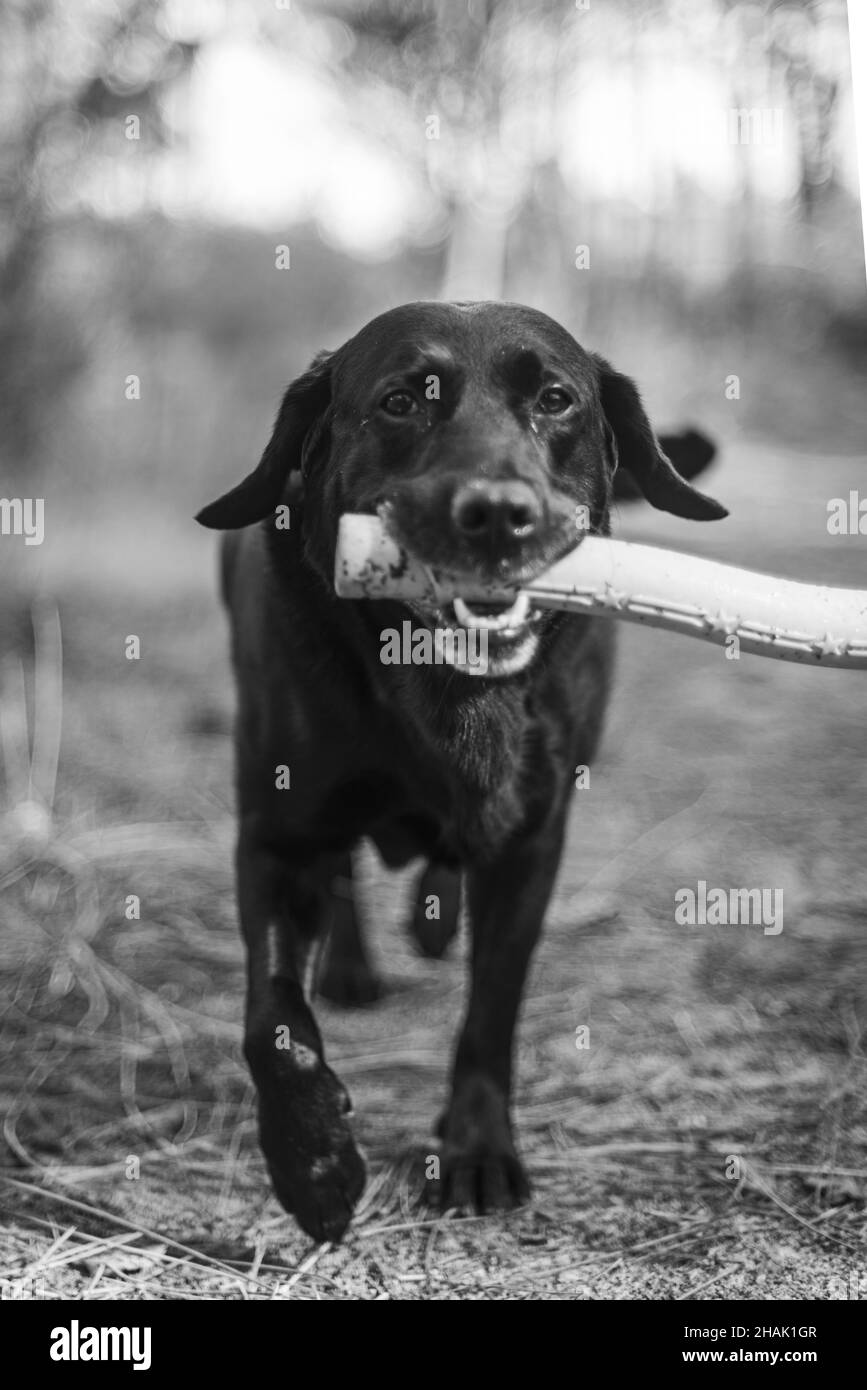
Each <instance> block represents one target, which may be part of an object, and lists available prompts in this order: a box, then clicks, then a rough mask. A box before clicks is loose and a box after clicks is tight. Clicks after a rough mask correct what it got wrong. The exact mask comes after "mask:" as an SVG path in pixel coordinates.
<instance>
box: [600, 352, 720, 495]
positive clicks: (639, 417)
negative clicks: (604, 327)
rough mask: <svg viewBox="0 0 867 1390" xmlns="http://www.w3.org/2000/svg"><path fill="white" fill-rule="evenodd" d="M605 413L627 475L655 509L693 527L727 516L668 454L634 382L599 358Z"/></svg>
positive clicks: (601, 392)
mask: <svg viewBox="0 0 867 1390" xmlns="http://www.w3.org/2000/svg"><path fill="white" fill-rule="evenodd" d="M594 360H595V362H596V368H597V372H598V379H599V395H600V399H601V401H602V409H603V411H604V413H605V418H606V420H607V421H608V424H609V427H610V429H611V433H612V434H613V436H614V440H615V443H616V446H617V456H618V459H619V462H620V465H621V467H623V468H626V469H628V471H629V472H630V473H631V474H632V477H633V478H634V479H635V481H636V483H637V484H638V486H639V488H640V489H641V491H642V492H643V493H644V496H645V497H646V498H647V500H648V502H649V503H650V505H651V506H652V507H657V508H659V510H660V511H663V512H673V513H674V515H675V516H685V517H689V518H690V520H692V521H719V520H720V518H721V517H724V516H728V512H727V511H726V509H725V507H723V506H722V505H721V504H720V503H719V502H716V501H715V500H714V499H713V498H712V497H706V496H705V495H704V493H703V492H699V491H698V490H697V489H696V488H694V487H691V486H690V485H689V483H688V482H687V481H686V479H685V478H682V477H681V476H680V474H679V473H678V471H677V469H676V468H675V467H674V465H673V464H672V462H671V460H670V459H669V458H667V456H666V455H665V454H664V453H663V451H662V448H661V447H660V443H659V440H658V439H657V438H656V435H655V434H654V433H653V427H652V426H651V423H650V421H649V420H648V418H647V413H646V411H645V409H644V406H643V405H642V403H641V397H640V396H639V394H638V390H637V388H636V385H635V382H634V381H632V380H630V378H629V377H628V376H623V375H622V374H621V373H620V372H616V371H615V370H614V368H613V367H611V366H609V364H608V363H607V362H606V361H605V359H604V358H602V357H595V358H594Z"/></svg>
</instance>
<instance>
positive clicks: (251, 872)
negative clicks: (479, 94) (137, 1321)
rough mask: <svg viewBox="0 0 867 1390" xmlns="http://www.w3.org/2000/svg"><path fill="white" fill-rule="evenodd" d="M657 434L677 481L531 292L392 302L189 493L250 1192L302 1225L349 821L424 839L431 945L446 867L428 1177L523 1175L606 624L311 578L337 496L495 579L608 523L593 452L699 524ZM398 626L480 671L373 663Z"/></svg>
mask: <svg viewBox="0 0 867 1390" xmlns="http://www.w3.org/2000/svg"><path fill="white" fill-rule="evenodd" d="M672 444H673V447H675V448H676V449H677V450H678V451H679V454H680V459H679V462H680V466H681V472H680V473H679V472H678V471H677V470H676V469H675V468H674V467H673V466H672V463H671V461H670V459H669V458H668V457H667V455H666V453H665V452H664V450H663V448H662V447H661V443H660V441H658V440H657V438H656V436H655V435H654V432H653V430H652V428H651V426H650V423H649V421H648V418H647V415H646V414H645V411H644V408H643V406H642V403H641V400H640V397H639V395H638V392H637V390H636V388H635V386H634V384H633V383H632V381H630V380H629V378H628V377H625V376H622V375H621V374H620V373H619V372H616V371H615V370H614V369H613V368H612V367H610V366H609V365H608V363H607V362H605V361H603V359H602V358H601V357H598V356H596V355H594V354H592V353H589V352H587V351H585V350H584V349H583V348H582V347H580V346H579V344H578V343H577V342H575V340H574V339H573V338H572V337H571V336H570V335H569V334H568V333H567V332H566V331H565V329H563V328H561V327H560V325H559V324H558V323H556V322H554V320H552V319H550V318H548V317H547V316H546V315H545V314H542V313H539V312H536V311H535V310H533V309H528V308H523V307H521V306H519V305H513V304H498V303H472V304H440V303H416V304H407V305H404V306H403V307H401V308H398V309H393V310H390V311H389V312H388V313H385V314H382V315H381V316H380V317H378V318H376V319H374V320H373V321H372V322H371V323H369V324H367V326H366V327H365V328H363V329H362V330H361V331H360V332H359V333H358V334H356V336H355V337H354V338H352V339H350V341H349V342H347V343H345V344H344V346H343V347H341V348H339V349H338V350H337V351H336V352H333V353H323V354H320V355H319V356H318V357H317V358H316V359H315V361H314V362H313V364H312V366H311V367H310V369H309V370H308V371H307V372H306V373H305V374H304V375H303V376H301V377H299V379H298V380H297V381H295V382H293V383H292V385H291V386H290V387H289V389H288V390H287V392H286V394H285V396H284V399H283V402H282V405H281V408H280V411H279V414H278V417H277V422H276V425H275V428H274V433H273V435H272V437H271V440H270V442H269V444H268V446H267V448H266V449H265V453H264V455H263V457H262V461H261V463H260V464H259V466H258V467H257V468H256V469H255V470H254V471H253V472H252V473H251V474H250V475H249V476H248V477H247V478H245V479H244V480H243V482H241V483H239V484H238V486H237V487H235V488H234V489H233V490H232V491H231V492H229V493H227V494H226V495H225V496H224V497H221V498H220V499H219V500H218V501H216V502H212V503H211V504H210V506H207V507H205V508H204V510H203V511H202V512H201V513H200V514H199V517H198V520H199V521H200V522H202V524H203V525H205V526H210V527H215V528H219V529H228V530H233V531H235V532H236V534H234V535H232V536H229V537H227V540H226V544H225V546H224V550H223V593H224V598H225V602H226V604H227V607H228V610H229V613H230V618H231V626H232V647H233V660H234V666H235V672H236V676H237V683H238V695H239V714H238V722H237V734H236V747H237V780H238V798H239V812H240V831H239V839H238V850H237V879H238V897H239V906H240V916H241V923H242V928H243V932H244V937H245V939H246V944H247V952H248V963H249V975H248V980H249V986H248V996H247V1011H246V1033H245V1054H246V1057H247V1060H248V1063H249V1065H250V1069H251V1071H252V1074H253V1077H254V1080H255V1083H256V1087H257V1090H258V1096H259V1130H260V1138H261V1143H262V1149H263V1151H264V1154H265V1157H266V1159H267V1162H268V1167H269V1170H270V1173H271V1178H272V1181H273V1184H274V1189H275V1191H276V1194H277V1196H278V1197H279V1199H280V1201H281V1202H282V1204H283V1206H284V1207H285V1208H286V1209H287V1211H290V1212H292V1213H293V1214H294V1215H295V1217H296V1218H297V1220H298V1221H299V1223H300V1224H301V1226H302V1227H303V1229H304V1230H305V1231H307V1232H308V1233H309V1234H310V1235H311V1236H313V1237H315V1238H316V1239H318V1240H335V1239H338V1238H339V1237H340V1236H341V1234H342V1233H343V1231H344V1230H345V1228H346V1226H347V1224H348V1222H349V1220H350V1217H351V1214H352V1210H353V1207H354V1205H355V1203H356V1202H357V1200H358V1198H359V1195H360V1193H361V1191H362V1187H363V1183H364V1172H365V1170H364V1164H363V1162H362V1159H361V1157H360V1155H359V1153H358V1150H357V1148H356V1145H355V1143H354V1140H353V1136H352V1130H351V1127H350V1121H349V1110H350V1102H349V1097H348V1095H347V1092H346V1090H345V1088H344V1086H343V1085H342V1084H341V1082H340V1081H339V1080H338V1078H337V1076H336V1075H335V1074H334V1072H333V1071H331V1069H330V1068H329V1067H328V1066H327V1065H326V1062H325V1060H324V1055H323V1045H322V1039H321V1036H320V1032H319V1028H318V1026H317V1023H316V1019H315V1017H314V1015H313V1012H312V1010H311V1006H310V995H311V991H312V984H313V976H314V971H315V969H316V965H317V961H318V958H319V952H320V947H321V946H322V943H323V942H324V940H325V939H326V937H327V936H328V935H329V932H330V945H329V954H328V956H327V959H326V963H325V973H324V977H323V979H322V982H321V983H322V988H323V990H324V992H325V993H326V994H329V995H330V996H331V997H333V998H338V999H343V1000H349V1001H352V1000H355V1001H363V1000H365V999H367V998H370V997H372V996H373V995H374V994H375V992H376V984H375V981H374V980H373V978H372V976H371V972H370V968H369V965H368V964H367V960H366V956H365V952H364V946H363V942H362V939H361V936H360V932H359V925H358V921H357V919H356V912H355V907H354V904H353V901H352V894H351V879H352V867H351V858H350V853H351V850H352V848H353V846H354V845H356V844H357V843H358V842H359V840H360V839H361V838H362V837H363V836H367V837H369V839H370V840H372V841H373V843H374V844H375V845H376V846H377V847H378V849H379V851H380V853H381V855H382V857H383V859H384V861H385V862H386V863H387V864H388V865H391V866H398V865H403V864H406V863H407V862H408V861H409V860H411V859H413V858H416V857H419V856H421V857H423V858H424V860H426V861H427V868H426V869H425V870H424V872H423V873H422V875H421V879H420V882H419V885H418V899H417V906H416V909H415V916H414V929H415V933H416V936H417V938H418V940H419V943H420V945H421V947H422V948H423V949H425V950H427V951H428V952H429V953H431V954H437V953H439V952H440V951H441V950H442V949H443V948H444V945H445V944H446V942H447V940H448V938H449V937H450V936H451V935H452V933H453V931H454V928H455V924H456V921H457V914H458V906H459V901H460V892H461V884H462V882H463V883H464V884H465V891H466V902H467V907H468V911H469V917H470V922H471V927H472V984H471V988H470V992H469V1001H468V1005H467V1011H466V1018H465V1020H464V1025H463V1029H462V1031H461V1034H460V1040H459V1042H458V1046H457V1051H456V1055H455V1060H454V1066H453V1072H452V1083H451V1096H450V1099H449V1102H448V1105H447V1107H446V1110H445V1113H444V1114H443V1116H442V1118H441V1120H440V1135H441V1139H442V1151H441V1156H440V1164H441V1170H440V1171H441V1193H442V1198H443V1200H444V1202H445V1204H446V1205H448V1206H459V1207H463V1206H473V1207H475V1208H476V1209H477V1210H481V1211H486V1210H489V1209H491V1208H494V1207H498V1206H503V1205H510V1204H512V1203H514V1202H516V1201H520V1200H522V1199H524V1198H526V1196H527V1195H528V1186H527V1179H526V1176H525V1173H524V1170H523V1168H522V1165H521V1161H520V1159H519V1157H518V1154H517V1151H516V1148H515V1142H514V1139H513V1136H512V1125H511V1119H510V1113H509V1104H510V1092H511V1085H512V1039H513V1033H514V1029H515V1022H516V1018H517V1014H518V1009H519V1006H520V1002H521V993H522V989H523V985H524V979H525V976H526V973H527V967H528V964H529V961H530V956H531V953H532V951H533V948H534V946H535V944H536V942H537V940H538V937H539V933H540V929H541V926H542V920H543V917H544V914H545V909H546V905H547V903H548V899H549V897H550V894H551V889H552V886H553V883H554V878H555V875H556V873H557V867H558V863H559V860H560V854H561V850H562V847H563V837H564V827H565V823H566V816H567V810H568V807H569V801H570V791H571V790H572V787H573V784H574V769H575V768H576V766H577V765H579V764H589V763H590V761H591V759H592V757H593V753H594V749H595V748H596V744H597V739H598V737H599V732H600V727H601V724H602V718H603V713H604V710H605V704H606V698H607V693H608V689H609V682H610V678H611V669H612V655H613V638H614V633H613V630H612V625H611V624H610V623H607V622H599V621H598V620H594V619H592V618H588V617H584V616H566V615H563V614H557V613H553V612H550V611H547V612H533V611H532V610H529V611H524V610H523V609H522V607H521V605H520V604H517V605H513V606H512V608H508V607H501V608H500V609H499V610H496V609H495V606H494V605H491V606H490V610H488V606H487V605H479V604H478V603H476V604H473V605H471V604H468V603H465V602H463V601H462V600H458V601H456V602H455V603H454V604H450V605H448V606H447V607H445V608H440V609H437V610H435V611H433V610H431V611H426V610H424V609H421V608H418V607H417V606H413V607H411V608H410V607H407V606H404V605H402V604H400V603H397V602H394V601H386V600H382V601H379V600H377V601H346V600H340V599H337V598H336V597H335V593H334V588H333V573H334V558H335V541H336V534H337V523H338V518H339V517H340V515H341V513H343V512H367V513H374V512H376V511H381V512H384V513H385V514H387V516H388V518H389V521H390V524H391V525H392V527H393V529H394V530H395V532H396V533H397V535H398V536H399V537H400V539H401V541H402V542H403V543H404V544H405V545H406V546H407V547H408V549H409V550H410V551H411V552H412V553H413V554H414V555H415V556H417V557H418V558H419V559H420V560H422V561H424V562H427V563H429V564H437V563H440V564H447V565H448V567H449V568H450V569H452V570H458V571H459V572H466V573H467V574H468V575H473V576H475V577H476V578H480V579H482V580H486V581H487V580H490V581H496V582H497V583H498V584H499V585H500V586H501V592H502V586H503V585H504V584H505V585H508V586H511V585H512V584H514V585H515V586H518V585H520V583H521V582H522V581H525V580H527V579H528V578H529V577H531V576H533V575H535V574H536V573H538V572H539V571H540V570H542V569H544V568H545V567H546V566H547V565H548V564H550V563H551V562H553V561H554V560H555V559H556V558H558V557H559V556H560V555H562V554H563V553H564V552H565V551H567V550H569V549H570V548H572V547H574V545H575V544H576V543H578V541H579V540H580V531H579V529H577V528H576V517H579V516H580V517H581V519H582V522H581V525H582V528H583V529H585V530H589V531H590V532H592V533H595V534H597V535H607V534H608V532H609V510H610V505H611V502H612V497H613V496H614V495H615V470H616V469H617V468H618V466H619V467H620V468H621V469H626V470H628V472H629V474H631V478H632V480H633V482H634V484H635V485H637V487H638V488H639V489H640V491H641V492H642V493H643V494H644V496H645V497H646V498H647V499H648V500H649V501H650V502H651V503H652V504H653V506H655V507H660V508H662V509H664V510H666V511H669V512H674V513H675V514H677V515H678V516H683V517H691V518H694V519H695V520H699V521H701V520H712V519H715V518H719V517H723V516H725V515H726V512H725V509H724V508H723V507H721V506H720V505H719V503H718V502H715V501H713V500H712V499H711V498H708V497H705V496H704V495H703V494H702V493H700V492H697V491H695V490H694V488H693V487H691V486H690V484H689V483H688V482H687V481H686V480H685V478H684V476H682V475H683V474H692V473H694V472H696V471H698V469H699V468H700V467H701V466H703V464H704V463H706V462H707V461H708V459H709V458H710V456H711V455H712V454H713V446H711V445H709V444H708V443H707V441H706V440H704V438H703V437H702V436H701V435H697V434H694V433H687V434H684V435H681V436H675V437H674V440H673V441H672ZM625 491H626V492H628V489H626V490H625ZM241 528H243V529H241ZM406 619H410V620H411V621H412V622H413V623H414V624H415V625H416V627H423V626H426V627H427V628H429V629H437V628H441V627H443V626H446V627H449V628H451V629H455V628H461V627H463V628H466V629H472V628H476V629H481V631H482V632H483V633H484V635H485V637H486V640H487V666H486V669H485V671H484V674H480V673H479V672H473V671H470V670H469V669H468V668H467V667H466V665H464V666H462V665H461V663H460V654H459V649H454V648H453V650H452V654H451V655H452V659H451V661H449V660H448V659H446V660H445V661H443V662H442V663H440V664H429V665H416V664H390V665H385V664H383V661H382V660H381V653H382V633H383V631H384V630H386V629H394V628H397V629H400V626H401V623H402V622H403V621H405V620H406ZM432 903H435V904H438V905H439V913H438V915H437V913H436V912H433V913H431V912H430V905H431V904H432ZM429 918H431V919H432V920H429Z"/></svg>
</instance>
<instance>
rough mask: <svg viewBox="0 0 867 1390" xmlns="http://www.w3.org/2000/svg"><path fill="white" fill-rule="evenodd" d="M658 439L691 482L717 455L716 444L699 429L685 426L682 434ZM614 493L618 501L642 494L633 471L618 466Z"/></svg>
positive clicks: (682, 475) (680, 472)
mask: <svg viewBox="0 0 867 1390" xmlns="http://www.w3.org/2000/svg"><path fill="white" fill-rule="evenodd" d="M659 443H660V445H661V446H662V451H663V453H664V454H667V455H668V457H669V458H670V459H671V461H672V463H673V464H674V466H675V468H676V469H677V471H678V473H679V474H680V476H681V477H682V478H686V480H687V482H691V481H692V479H693V478H696V477H697V476H698V474H699V473H703V472H704V470H705V469H706V468H707V467H708V465H709V464H710V463H712V462H713V460H714V458H715V457H716V452H717V449H716V445H715V444H714V443H713V441H712V440H710V439H708V437H707V435H706V434H702V433H701V431H700V430H695V429H686V430H681V431H680V433H679V434H661V435H660V436H659ZM614 496H615V498H616V500H617V501H618V502H631V501H634V500H635V499H637V498H639V497H641V492H640V491H639V489H638V487H637V486H636V484H635V483H634V482H633V481H632V478H631V477H630V475H629V474H628V473H626V472H624V471H623V469H618V470H617V472H616V473H615V475H614Z"/></svg>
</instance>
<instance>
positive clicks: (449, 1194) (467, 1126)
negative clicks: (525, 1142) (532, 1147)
mask: <svg viewBox="0 0 867 1390" xmlns="http://www.w3.org/2000/svg"><path fill="white" fill-rule="evenodd" d="M439 1128H440V1133H441V1135H442V1141H443V1144H442V1151H441V1154H440V1186H439V1198H440V1206H441V1207H442V1208H443V1210H448V1209H449V1208H452V1207H457V1208H459V1209H461V1210H464V1211H467V1210H468V1211H476V1212H479V1213H480V1214H483V1213H485V1212H489V1211H498V1210H502V1209H504V1208H505V1209H509V1208H511V1207H516V1206H520V1205H521V1204H522V1203H523V1202H526V1201H527V1200H528V1198H529V1196H530V1184H529V1181H528V1179H527V1174H526V1173H525V1171H524V1167H523V1164H522V1163H521V1160H520V1158H519V1157H518V1151H517V1149H516V1148H515V1142H514V1140H513V1138H512V1131H511V1126H510V1124H509V1116H508V1110H507V1107H506V1104H505V1102H504V1101H503V1099H502V1097H501V1096H500V1094H499V1092H497V1091H496V1089H495V1088H494V1087H493V1086H491V1085H490V1083H489V1082H486V1081H484V1082H482V1081H480V1082H479V1083H477V1084H475V1085H473V1086H470V1087H468V1088H466V1089H465V1090H463V1092H462V1093H461V1094H459V1095H458V1096H456V1097H455V1098H454V1099H453V1100H452V1102H451V1105H450V1107H449V1109H448V1111H447V1112H446V1114H445V1115H444V1116H443V1119H442V1121H441V1124H440V1126H439Z"/></svg>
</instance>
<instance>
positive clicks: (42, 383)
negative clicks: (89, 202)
mask: <svg viewBox="0 0 867 1390" xmlns="http://www.w3.org/2000/svg"><path fill="white" fill-rule="evenodd" d="M161 15H162V4H161V0H126V3H122V0H117V3H115V0H84V2H83V3H79V4H77V5H76V6H74V7H69V6H66V5H64V4H63V3H62V0H5V3H4V4H3V6H2V7H0V121H2V126H3V131H4V138H3V142H2V145H0V440H2V449H3V452H4V455H5V463H6V466H7V468H8V469H10V470H16V471H17V470H19V469H21V468H25V467H26V466H27V465H28V464H29V463H31V462H32V460H33V458H34V457H35V454H36V450H37V446H38V443H39V439H40V435H41V426H42V423H43V421H44V419H45V417H46V415H47V414H48V413H49V411H50V409H51V404H52V401H53V400H55V399H57V397H58V396H59V395H60V394H61V393H62V392H63V389H64V387H65V386H66V385H67V384H68V383H69V381H70V380H71V378H72V377H74V375H75V374H76V373H77V372H79V371H80V370H81V369H82V368H83V366H84V365H85V363H86V361H87V339H88V328H89V326H88V325H87V324H85V323H83V322H82V321H81V319H80V318H78V317H76V316H74V315H72V314H65V313H64V309H63V304H62V302H61V300H60V298H59V296H58V295H57V293H56V288H57V287H56V286H54V287H49V286H48V285H47V284H46V274H47V271H48V268H49V262H50V255H49V246H50V242H51V238H52V236H53V235H56V234H57V229H58V226H59V225H61V224H62V220H63V217H64V216H65V215H68V213H69V211H70V194H71V193H72V192H74V190H75V188H76V182H77V179H78V178H79V176H80V172H81V168H82V165H83V162H84V161H85V160H86V159H92V158H93V157H94V156H95V154H97V152H98V151H99V150H100V149H101V148H102V147H103V145H104V143H105V141H106V140H108V141H110V142H113V143H116V142H117V141H119V140H121V139H123V138H124V135H125V134H126V133H127V131H125V125H124V123H125V122H126V121H128V118H129V116H130V114H133V113H134V115H135V116H136V117H137V118H138V125H137V127H136V128H135V138H136V139H138V140H139V141H140V142H141V147H143V148H145V149H148V148H154V147H158V146H159V145H160V144H162V143H164V142H165V140H166V130H165V126H164V123H163V117H162V115H161V105H160V95H161V93H162V91H163V89H164V87H165V85H166V84H167V83H168V82H169V81H170V80H172V79H174V78H175V77H176V76H177V74H178V72H179V71H181V70H182V69H183V68H185V67H188V66H189V64H190V62H191V61H192V57H193V55H194V52H195V45H193V44H187V45H180V44H178V43H176V42H174V41H172V40H171V39H170V38H169V37H167V35H166V34H165V32H164V31H163V29H162V27H161V23H160V21H161ZM128 129H129V131H130V133H131V128H128ZM90 327H91V328H92V325H91V326H90Z"/></svg>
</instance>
